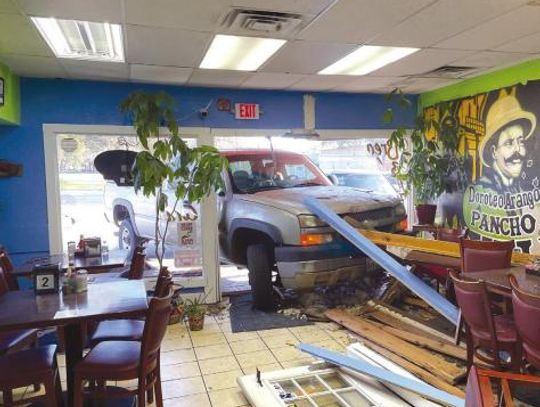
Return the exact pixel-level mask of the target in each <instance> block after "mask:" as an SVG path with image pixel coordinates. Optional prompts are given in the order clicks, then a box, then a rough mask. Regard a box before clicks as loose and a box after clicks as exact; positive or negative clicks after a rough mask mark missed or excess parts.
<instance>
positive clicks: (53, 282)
mask: <svg viewBox="0 0 540 407" xmlns="http://www.w3.org/2000/svg"><path fill="white" fill-rule="evenodd" d="M59 274H60V270H59V267H58V266H54V265H52V266H50V267H42V268H34V292H35V293H36V294H49V293H57V292H58V291H59Z"/></svg>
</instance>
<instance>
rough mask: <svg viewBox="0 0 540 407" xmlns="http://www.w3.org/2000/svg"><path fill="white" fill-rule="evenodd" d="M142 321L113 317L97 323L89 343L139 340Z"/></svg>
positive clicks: (142, 327) (142, 325)
mask: <svg viewBox="0 0 540 407" xmlns="http://www.w3.org/2000/svg"><path fill="white" fill-rule="evenodd" d="M143 331H144V321H140V320H137V319H113V320H110V321H102V322H100V323H99V324H98V326H97V328H96V331H95V332H94V334H93V335H92V338H91V340H90V341H91V343H92V344H94V345H95V344H97V343H99V342H103V341H140V340H141V339H142V336H143Z"/></svg>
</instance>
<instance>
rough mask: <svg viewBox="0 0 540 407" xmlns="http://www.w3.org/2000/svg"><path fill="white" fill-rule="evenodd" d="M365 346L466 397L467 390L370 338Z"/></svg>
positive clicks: (440, 387)
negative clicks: (453, 384)
mask: <svg viewBox="0 0 540 407" xmlns="http://www.w3.org/2000/svg"><path fill="white" fill-rule="evenodd" d="M362 343H363V344H364V345H365V346H367V347H368V348H370V349H371V350H373V351H375V352H377V353H378V354H380V355H381V356H384V357H385V358H387V359H388V360H391V361H392V362H394V363H395V364H397V365H400V366H401V367H402V368H404V369H406V370H408V371H409V372H410V373H412V374H413V375H415V376H416V377H418V378H419V379H422V380H424V381H425V382H426V383H429V384H431V385H432V386H435V387H437V388H439V389H441V390H444V391H446V392H448V393H450V394H453V395H454V396H458V397H462V398H465V392H464V391H463V390H461V389H460V388H458V387H455V386H452V385H451V384H448V383H446V382H445V381H444V380H442V379H440V378H438V377H437V376H435V375H433V374H432V373H430V372H428V371H427V370H425V369H422V368H421V367H419V366H417V365H415V364H414V363H412V362H409V361H408V360H407V359H405V358H402V357H401V356H398V355H396V354H395V353H392V352H390V351H389V350H387V349H385V348H383V347H382V346H379V345H377V344H376V343H373V342H371V341H368V340H364V341H363V342H362Z"/></svg>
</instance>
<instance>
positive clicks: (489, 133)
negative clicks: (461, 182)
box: [480, 95, 536, 167]
mask: <svg viewBox="0 0 540 407" xmlns="http://www.w3.org/2000/svg"><path fill="white" fill-rule="evenodd" d="M514 123H515V124H521V125H523V126H524V128H523V130H524V133H525V135H524V137H525V139H528V138H529V137H530V136H531V134H532V133H533V132H534V129H535V128H536V116H535V115H534V113H532V112H527V111H525V110H523V109H522V108H521V105H520V104H519V101H518V100H517V98H516V97H515V96H511V95H509V96H504V97H502V98H500V99H498V100H496V101H495V102H494V103H493V104H492V105H491V108H490V109H489V112H488V114H487V118H486V135H485V136H484V137H483V138H482V142H481V143H480V158H481V159H482V163H483V164H484V165H485V166H486V167H489V166H490V161H492V159H491V157H490V156H489V146H491V144H492V143H493V140H492V138H493V136H494V135H495V134H497V133H498V132H499V130H502V129H503V128H504V127H508V126H509V125H510V124H514Z"/></svg>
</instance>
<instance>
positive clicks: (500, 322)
mask: <svg viewBox="0 0 540 407" xmlns="http://www.w3.org/2000/svg"><path fill="white" fill-rule="evenodd" d="M493 322H494V323H495V332H496V335H497V340H498V342H505V343H515V342H516V341H517V339H518V338H517V331H516V325H515V324H514V319H513V318H512V316H511V315H506V314H503V315H495V316H494V317H493ZM473 333H474V335H475V336H476V337H477V338H479V339H480V340H482V341H489V340H490V337H489V335H478V334H477V333H476V332H473Z"/></svg>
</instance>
